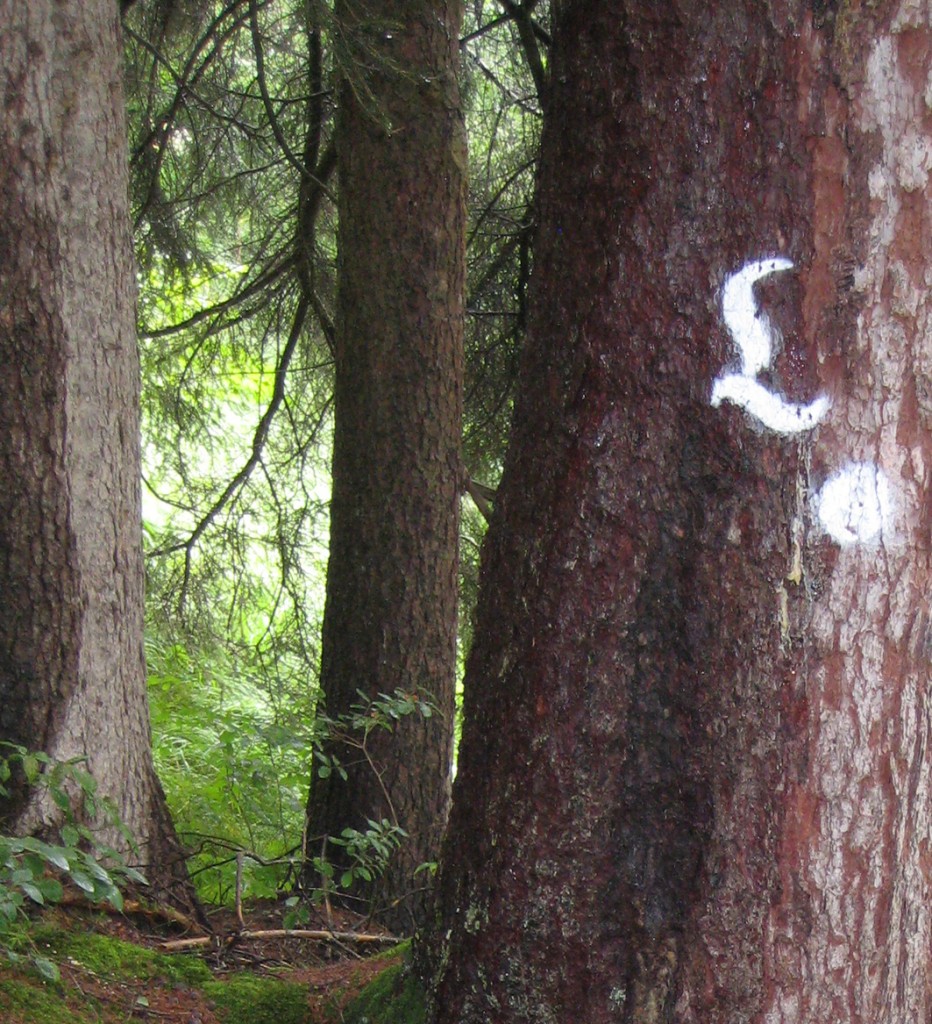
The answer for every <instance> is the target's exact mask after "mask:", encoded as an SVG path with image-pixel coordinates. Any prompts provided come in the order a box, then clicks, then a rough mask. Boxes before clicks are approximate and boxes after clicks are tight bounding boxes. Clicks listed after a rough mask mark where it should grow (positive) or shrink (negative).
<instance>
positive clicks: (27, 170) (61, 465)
mask: <svg viewBox="0 0 932 1024" xmlns="http://www.w3.org/2000/svg"><path fill="white" fill-rule="evenodd" d="M0 23H2V24H3V26H4V30H3V32H2V33H0V67H2V73H0V75H2V83H3V86H2V87H3V104H2V108H0V367H2V369H0V374H2V382H3V383H2V388H0V477H2V479H3V480H4V486H3V487H2V488H0V594H2V606H0V607H2V612H0V737H2V738H3V739H4V740H6V741H10V742H15V743H21V744H23V745H25V746H27V747H29V748H30V749H40V750H44V751H45V752H47V753H48V754H50V755H51V756H53V757H56V758H61V759H66V758H71V757H76V756H86V757H87V768H88V770H89V771H90V772H91V773H92V774H93V775H94V776H95V778H96V779H97V780H98V783H99V785H100V792H101V793H102V794H106V795H108V796H110V797H111V798H112V799H113V800H114V802H115V804H116V807H117V809H118V810H119V813H120V815H121V816H122V819H123V822H124V823H125V824H126V825H127V826H129V828H130V829H131V830H132V832H133V833H134V835H135V837H136V838H137V840H138V841H139V842H140V844H141V850H140V854H141V861H142V867H143V869H144V870H145V871H146V872H147V873H148V875H149V877H150V879H151V880H152V881H153V883H155V884H157V885H165V886H167V885H169V884H171V883H173V882H175V881H177V880H178V879H179V878H183V877H184V868H183V864H181V863H179V862H178V859H177V854H176V849H175V846H176V844H175V842H174V832H173V829H172V826H171V822H170V819H169V817H168V812H167V809H166V807H165V802H164V797H163V794H162V791H161V788H160V786H159V783H158V780H157V778H156V776H155V773H154V771H153V767H152V759H151V750H150V734H149V718H148V704H147V696H146V673H145V662H144V655H143V642H142V641H143V633H142V630H143V563H142V537H141V529H140V508H141V506H140V480H139V419H138V417H139V413H138V404H139V394H138V392H139V366H138V358H137V351H136V333H135V297H134V296H135V270H134V265H133V258H132V248H131V243H130V234H129V215H128V201H127V171H126V141H125V140H126V131H125V124H124V107H123V91H122V41H121V36H120V29H119V11H118V9H117V5H116V4H114V3H113V2H112V0H84V2H68V3H60V2H55V3H53V2H51V0H35V2H32V0H31V2H30V3H19V2H18V0H0ZM57 813H58V812H57V810H56V808H54V806H53V805H52V804H51V803H50V801H48V800H47V799H43V798H41V796H40V795H38V794H37V792H30V791H26V790H22V789H20V790H18V791H15V792H14V793H13V794H12V795H11V800H10V802H9V803H8V805H7V806H6V807H5V808H4V819H5V821H4V826H5V828H8V829H12V830H13V831H15V832H19V833H23V832H32V831H36V830H43V829H46V828H49V827H52V826H54V825H55V824H56V821H57V819H56V815H57ZM103 838H104V839H105V840H106V841H109V842H110V843H111V844H112V845H113V846H114V847H117V848H123V847H125V843H124V842H123V840H122V838H121V837H120V835H119V834H118V833H112V834H108V835H104V836H103ZM130 859H131V860H135V859H136V858H135V857H132V856H131V858H130Z"/></svg>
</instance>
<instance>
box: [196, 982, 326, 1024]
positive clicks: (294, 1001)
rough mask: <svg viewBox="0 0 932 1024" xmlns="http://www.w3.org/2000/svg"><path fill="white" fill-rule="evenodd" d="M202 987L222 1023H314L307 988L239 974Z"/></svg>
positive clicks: (291, 983)
mask: <svg viewBox="0 0 932 1024" xmlns="http://www.w3.org/2000/svg"><path fill="white" fill-rule="evenodd" d="M202 988H203V991H204V994H205V995H206V996H207V997H208V998H209V999H210V1000H212V1001H213V1003H214V1004H215V1005H216V1007H217V1015H218V1016H219V1017H220V1018H221V1020H222V1021H223V1022H224V1024H313V1021H312V1018H311V1011H310V1007H309V1006H308V1001H307V991H308V990H307V985H298V984H295V983H293V982H288V981H276V980H275V979H273V978H256V977H253V976H252V975H247V974H242V975H237V976H236V977H232V978H230V979H229V980H228V981H211V982H209V983H208V984H206V985H203V986H202Z"/></svg>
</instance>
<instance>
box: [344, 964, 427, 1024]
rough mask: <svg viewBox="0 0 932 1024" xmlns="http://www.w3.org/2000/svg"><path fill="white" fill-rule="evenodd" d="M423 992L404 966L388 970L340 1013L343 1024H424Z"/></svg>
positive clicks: (398, 965) (400, 965)
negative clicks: (344, 1023)
mask: <svg viewBox="0 0 932 1024" xmlns="http://www.w3.org/2000/svg"><path fill="white" fill-rule="evenodd" d="M425 1017H426V1012H425V1005H424V991H423V989H422V988H421V986H420V983H419V982H418V980H417V978H416V977H415V976H414V972H413V971H412V970H411V969H410V967H409V965H407V964H397V965H395V966H394V967H388V968H386V969H385V970H384V971H382V973H381V974H379V975H378V976H377V977H375V978H373V980H372V981H370V982H369V984H368V985H367V986H366V987H365V988H364V989H363V990H362V992H360V993H359V995H358V996H357V997H356V998H355V999H354V1000H353V1001H352V1002H351V1003H350V1004H349V1006H347V1008H346V1009H345V1010H344V1011H343V1020H344V1021H345V1022H346V1024H424V1020H425Z"/></svg>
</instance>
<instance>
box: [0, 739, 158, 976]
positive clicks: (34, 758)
mask: <svg viewBox="0 0 932 1024" xmlns="http://www.w3.org/2000/svg"><path fill="white" fill-rule="evenodd" d="M0 748H3V749H5V750H7V751H9V752H8V753H5V754H0V796H4V797H9V795H10V794H9V791H8V789H7V786H6V784H7V783H9V782H10V781H11V780H12V779H13V777H14V773H21V774H22V777H23V780H24V781H25V783H26V785H27V786H30V787H35V788H39V789H42V790H45V791H46V792H47V793H48V795H49V797H50V799H51V801H52V802H53V803H54V804H55V806H56V807H57V808H58V810H59V811H60V812H61V814H62V815H63V819H64V820H63V823H62V824H61V826H60V827H59V833H60V839H61V841H60V843H58V844H53V843H47V842H44V841H42V840H41V839H38V838H36V837H34V836H0V952H2V953H4V954H5V955H6V956H7V958H8V959H9V960H10V961H11V962H13V963H16V962H18V960H19V959H20V953H18V952H17V951H16V950H15V949H14V942H13V934H12V928H13V925H14V923H15V922H16V920H17V918H19V917H21V916H22V915H23V914H24V911H25V907H26V905H27V903H31V904H33V905H35V906H44V905H46V904H49V903H51V904H54V903H58V902H60V901H61V899H62V896H63V895H64V889H63V887H62V884H61V882H60V881H59V876H61V877H65V878H67V879H68V880H70V882H71V883H72V884H74V885H75V886H76V887H77V888H78V889H80V890H81V891H82V892H83V894H84V896H85V897H86V898H87V899H88V900H90V901H91V902H92V903H102V902H108V903H111V904H112V905H113V906H115V907H116V908H117V909H121V908H122V906H123V897H122V895H121V893H120V889H119V886H120V885H121V884H126V883H127V882H139V883H142V884H145V878H143V876H142V875H141V874H140V873H139V872H138V871H136V870H135V869H134V868H131V867H129V865H128V864H127V863H126V860H125V858H124V857H123V855H122V854H121V853H119V852H118V851H116V850H114V849H112V848H111V847H109V846H105V845H103V844H101V843H100V842H99V840H98V837H97V834H96V833H97V831H98V829H99V827H100V826H99V825H98V827H97V828H95V827H93V826H94V825H95V823H97V822H98V819H101V818H102V819H103V821H102V823H101V824H102V825H103V826H107V827H116V828H117V829H118V830H119V831H120V832H121V833H122V835H123V836H124V837H125V838H126V839H127V841H128V842H129V843H131V842H132V837H131V836H130V834H129V832H128V831H127V829H126V828H125V826H123V824H122V822H121V821H120V818H119V815H118V814H117V811H116V808H115V807H114V805H113V803H112V801H110V800H108V799H107V798H106V797H101V796H100V795H99V794H98V792H97V782H96V781H95V779H94V778H93V777H92V776H91V775H90V774H88V772H87V771H85V770H84V768H82V767H81V765H82V764H83V763H84V761H85V758H72V759H71V760H68V761H56V760H54V759H53V758H51V757H49V756H48V755H47V754H44V753H42V752H39V751H29V750H27V749H26V748H25V747H22V746H18V745H16V744H12V743H2V744H0ZM69 787H70V788H69ZM88 822H90V823H91V824H90V825H89V824H87V823H88ZM29 959H30V960H31V962H32V964H33V966H34V967H35V969H36V970H37V971H38V972H39V974H41V975H42V976H43V977H44V978H47V979H49V980H52V981H54V980H57V978H58V970H57V968H56V967H55V965H54V964H53V963H52V962H51V961H50V960H49V959H48V958H47V957H44V956H42V955H40V954H38V953H37V952H32V953H30V955H29Z"/></svg>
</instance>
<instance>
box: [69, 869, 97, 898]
mask: <svg viewBox="0 0 932 1024" xmlns="http://www.w3.org/2000/svg"><path fill="white" fill-rule="evenodd" d="M70 874H71V881H72V882H74V884H75V885H76V886H77V887H78V888H79V889H83V890H84V891H85V892H90V893H92V892H93V891H94V883H93V882H92V881H91V880H90V879H89V878H88V877H87V875H83V874H81V872H80V871H72V872H70Z"/></svg>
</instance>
